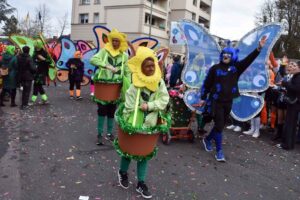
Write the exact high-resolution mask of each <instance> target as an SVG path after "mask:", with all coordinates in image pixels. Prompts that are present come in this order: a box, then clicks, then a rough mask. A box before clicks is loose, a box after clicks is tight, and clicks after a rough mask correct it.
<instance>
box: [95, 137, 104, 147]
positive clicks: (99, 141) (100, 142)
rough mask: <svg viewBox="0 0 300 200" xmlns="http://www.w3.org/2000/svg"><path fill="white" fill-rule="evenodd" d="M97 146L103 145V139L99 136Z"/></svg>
mask: <svg viewBox="0 0 300 200" xmlns="http://www.w3.org/2000/svg"><path fill="white" fill-rule="evenodd" d="M96 144H97V145H99V146H100V145H103V138H102V136H98V140H97V143H96Z"/></svg>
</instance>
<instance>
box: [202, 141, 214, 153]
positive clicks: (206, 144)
mask: <svg viewBox="0 0 300 200" xmlns="http://www.w3.org/2000/svg"><path fill="white" fill-rule="evenodd" d="M202 143H203V145H204V149H205V151H207V152H210V151H212V150H213V148H212V145H211V142H210V141H208V140H207V139H205V138H203V140H202Z"/></svg>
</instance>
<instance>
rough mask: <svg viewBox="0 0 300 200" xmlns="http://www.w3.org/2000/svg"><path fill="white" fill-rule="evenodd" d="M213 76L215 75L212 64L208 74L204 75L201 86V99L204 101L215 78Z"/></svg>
mask: <svg viewBox="0 0 300 200" xmlns="http://www.w3.org/2000/svg"><path fill="white" fill-rule="evenodd" d="M214 76H215V70H214V66H212V67H211V68H210V69H209V71H208V74H207V75H206V78H205V80H204V82H203V85H202V88H201V99H202V100H204V101H205V100H206V99H207V95H208V93H210V91H211V88H212V85H213V83H214V79H215V78H214Z"/></svg>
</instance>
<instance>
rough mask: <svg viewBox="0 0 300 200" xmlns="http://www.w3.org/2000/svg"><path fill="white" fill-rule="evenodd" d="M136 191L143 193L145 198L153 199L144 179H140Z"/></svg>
mask: <svg viewBox="0 0 300 200" xmlns="http://www.w3.org/2000/svg"><path fill="white" fill-rule="evenodd" d="M136 191H137V192H138V193H140V194H141V195H142V197H144V198H145V199H151V198H152V194H151V193H150V192H149V191H148V187H147V185H146V184H145V183H144V181H139V182H138V184H137V186H136Z"/></svg>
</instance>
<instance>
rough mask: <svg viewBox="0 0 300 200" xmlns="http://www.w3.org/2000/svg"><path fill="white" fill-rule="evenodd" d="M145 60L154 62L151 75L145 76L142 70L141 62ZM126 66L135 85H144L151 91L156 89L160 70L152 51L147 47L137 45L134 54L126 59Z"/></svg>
mask: <svg viewBox="0 0 300 200" xmlns="http://www.w3.org/2000/svg"><path fill="white" fill-rule="evenodd" d="M147 60H150V61H151V60H152V61H153V62H154V74H153V75H151V76H147V75H146V74H145V73H144V72H143V64H145V61H147ZM128 67H129V69H130V71H131V73H132V83H133V85H134V86H135V87H137V88H142V87H146V88H147V89H148V90H150V91H151V92H155V91H156V90H157V89H158V85H159V82H160V80H161V70H160V67H159V65H158V60H157V57H156V56H155V53H154V51H152V50H151V49H149V48H147V47H139V48H138V50H137V53H136V56H134V57H133V58H131V59H130V60H129V61H128Z"/></svg>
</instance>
